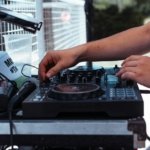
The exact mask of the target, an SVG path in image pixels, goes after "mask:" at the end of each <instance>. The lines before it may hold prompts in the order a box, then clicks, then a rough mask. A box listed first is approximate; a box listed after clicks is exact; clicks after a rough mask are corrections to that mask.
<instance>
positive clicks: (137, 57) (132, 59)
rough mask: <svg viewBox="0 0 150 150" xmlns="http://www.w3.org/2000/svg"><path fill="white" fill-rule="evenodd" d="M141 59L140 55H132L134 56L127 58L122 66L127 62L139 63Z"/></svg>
mask: <svg viewBox="0 0 150 150" xmlns="http://www.w3.org/2000/svg"><path fill="white" fill-rule="evenodd" d="M140 58H141V56H139V55H132V56H129V57H128V58H126V59H125V60H124V61H123V62H122V64H121V65H122V66H123V65H124V64H125V63H126V62H128V61H137V60H139V59H140Z"/></svg>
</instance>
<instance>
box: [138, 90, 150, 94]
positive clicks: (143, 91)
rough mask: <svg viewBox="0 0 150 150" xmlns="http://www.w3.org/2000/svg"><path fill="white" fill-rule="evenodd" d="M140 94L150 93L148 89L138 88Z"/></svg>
mask: <svg viewBox="0 0 150 150" xmlns="http://www.w3.org/2000/svg"><path fill="white" fill-rule="evenodd" d="M140 92H141V94H150V90H140Z"/></svg>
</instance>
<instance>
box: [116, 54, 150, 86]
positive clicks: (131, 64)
mask: <svg viewBox="0 0 150 150" xmlns="http://www.w3.org/2000/svg"><path fill="white" fill-rule="evenodd" d="M116 75H117V76H120V77H121V78H122V79H131V80H134V81H136V82H137V83H139V84H142V85H144V86H147V87H150V57H148V56H140V55H132V56H130V57H128V58H127V59H125V60H124V61H123V63H122V68H121V69H120V71H119V72H118V73H117V74H116Z"/></svg>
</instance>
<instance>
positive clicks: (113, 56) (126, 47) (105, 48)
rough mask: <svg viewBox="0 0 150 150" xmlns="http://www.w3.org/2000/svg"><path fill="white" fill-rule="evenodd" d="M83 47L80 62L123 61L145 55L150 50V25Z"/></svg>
mask: <svg viewBox="0 0 150 150" xmlns="http://www.w3.org/2000/svg"><path fill="white" fill-rule="evenodd" d="M81 47H82V50H81V51H82V54H81V55H80V57H79V61H93V60H95V61H97V60H121V59H125V58H126V57H128V56H130V55H135V54H144V53H146V52H148V50H150V24H147V25H144V26H140V27H135V28H132V29H129V30H126V31H124V32H121V33H118V34H115V35H113V36H110V37H107V38H104V39H102V40H97V41H94V42H90V43H88V44H85V45H82V46H81ZM83 49H84V50H83ZM79 50H80V49H79ZM79 53H80V52H79Z"/></svg>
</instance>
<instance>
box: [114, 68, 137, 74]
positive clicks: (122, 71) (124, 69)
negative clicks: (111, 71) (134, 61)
mask: <svg viewBox="0 0 150 150" xmlns="http://www.w3.org/2000/svg"><path fill="white" fill-rule="evenodd" d="M125 72H136V67H122V68H121V69H120V70H119V71H118V72H117V73H116V76H121V75H122V74H124V73H125Z"/></svg>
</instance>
